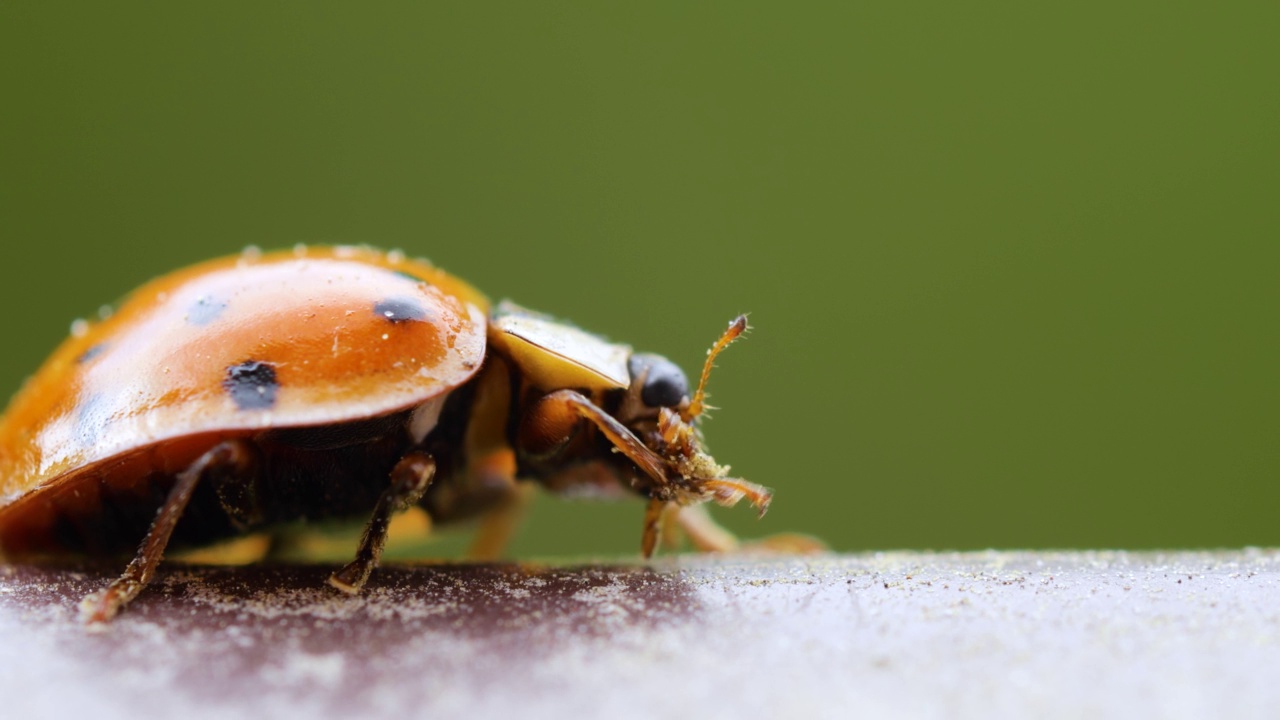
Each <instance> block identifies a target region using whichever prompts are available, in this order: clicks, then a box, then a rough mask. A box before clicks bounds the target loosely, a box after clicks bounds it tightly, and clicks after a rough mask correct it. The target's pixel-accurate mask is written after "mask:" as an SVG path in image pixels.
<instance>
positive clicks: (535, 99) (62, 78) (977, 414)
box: [0, 2, 1280, 555]
mask: <svg viewBox="0 0 1280 720" xmlns="http://www.w3.org/2000/svg"><path fill="white" fill-rule="evenodd" d="M636 5H639V6H636ZM1278 37H1280V4H1276V3H1274V2H1256V3H1233V4H1228V5H1222V4H1217V5H1213V4H1205V3H1168V2H1150V3H1133V4H1131V3H1111V2H1105V3H1103V2H1093V3H1070V4H1068V6H1063V7H1056V6H1054V7H1050V6H1046V5H1044V4H1027V3H985V4H981V5H974V4H971V3H953V2H923V3H859V2H827V3H780V2H767V3H748V2H731V3H715V4H704V3H688V2H661V3H640V4H625V3H600V2H569V3H563V2H555V3H553V2H542V3H524V2H517V3H503V4H481V3H395V4H383V3H317V2H306V3H303V2H273V3H261V2H253V3H216V4H204V7H196V4H192V3H180V4H166V3H143V4H132V3H110V4H93V3H70V4H62V3H53V2H39V3H36V2H30V3H12V2H10V3H4V4H3V5H0V83H3V85H2V87H3V95H2V97H0V101H2V103H3V105H2V108H3V109H2V110H0V218H2V221H0V301H2V302H3V306H4V307H6V308H8V309H9V311H8V312H5V313H4V314H3V316H2V317H0V331H2V332H3V333H4V336H5V337H6V340H5V342H4V352H3V353H0V393H2V394H6V395H7V394H8V393H10V392H12V391H13V390H15V389H16V388H17V387H18V384H19V383H20V382H21V379H22V378H23V377H24V376H25V375H26V374H28V373H30V372H31V371H32V370H33V369H34V368H35V367H36V366H37V364H38V363H39V362H40V361H41V359H42V358H43V357H44V356H45V355H46V354H47V353H48V351H49V350H50V349H51V348H52V347H53V346H54V345H55V344H56V343H57V342H58V341H59V340H60V339H61V338H62V337H63V336H64V335H65V333H66V332H67V327H68V324H69V322H70V321H71V320H72V319H73V318H75V317H77V316H82V315H89V314H92V313H94V312H95V310H96V308H97V307H98V306H99V305H100V304H101V303H104V302H110V301H112V300H114V299H115V298H118V297H119V296H121V295H122V294H123V293H125V292H126V291H128V290H129V289H130V288H132V287H134V286H135V285H137V284H138V283H140V282H142V281H143V280H146V279H148V278H150V277H152V276H154V275H157V274H160V273H163V272H166V271H168V270H170V269H173V268H175V267H178V266H180V265H184V264H187V263H190V262H194V261H196V260H200V259H203V258H206V257H209V256H213V255H219V254H225V253H230V252H235V251H238V250H239V249H240V248H241V247H243V246H244V245H246V244H250V243H252V244H257V245H260V246H263V247H265V248H272V247H282V246H290V245H292V244H294V243H297V242H312V243H314V242H367V243H372V244H377V245H381V246H385V247H399V248H403V249H405V250H406V251H408V252H409V253H411V254H422V255H426V256H428V257H430V258H431V259H433V260H434V261H435V262H436V263H437V264H439V265H441V266H442V267H445V268H447V269H449V270H451V271H453V272H455V273H456V274H458V275H461V276H463V277H465V278H468V279H470V280H471V281H472V282H473V283H475V284H476V285H478V286H479V287H481V288H483V289H485V290H486V291H487V292H489V293H491V294H492V295H493V296H494V297H495V298H497V297H501V296H508V297H511V298H513V299H516V300H518V301H519V302H521V303H523V304H525V305H528V306H530V307H534V308H539V309H542V310H544V311H547V312H550V313H553V314H557V315H561V316H564V317H567V318H570V319H573V320H575V321H576V322H577V323H579V324H581V325H582V326H584V327H586V328H589V329H594V330H597V331H599V332H602V333H604V334H607V335H609V336H610V337H612V338H615V339H618V340H625V341H627V342H630V343H632V344H633V345H635V346H636V347H638V348H644V349H649V350H654V351H658V352H661V353H664V354H667V355H668V356H670V357H672V358H673V359H675V360H677V361H678V362H680V363H681V364H683V365H685V366H686V367H687V368H689V369H690V370H693V369H694V368H695V367H696V366H697V365H698V363H699V362H700V361H701V359H702V357H703V352H704V350H705V348H706V346H707V345H708V344H709V343H710V341H711V340H713V339H714V337H715V336H716V335H717V333H719V332H720V330H721V329H722V328H723V325H724V323H725V322H726V321H727V320H728V319H729V318H730V317H731V316H733V315H734V314H735V313H738V312H740V311H751V312H752V313H753V314H752V316H751V317H752V322H753V324H754V325H755V327H756V330H755V332H754V333H753V334H752V335H751V337H750V339H749V340H748V341H747V342H744V343H742V344H740V345H738V346H735V347H734V348H733V349H732V350H731V351H730V352H729V353H727V354H726V355H725V356H724V358H723V360H722V361H721V363H720V365H721V369H720V370H719V372H718V374H717V375H716V376H715V378H714V381H713V388H712V389H713V393H714V395H715V398H714V403H715V404H716V405H719V406H721V407H722V410H721V411H719V412H718V413H716V414H715V417H714V419H713V420H712V422H711V423H710V424H709V425H708V427H707V430H708V435H709V439H710V441H711V444H712V447H713V449H714V450H715V452H716V455H717V456H718V457H719V458H720V459H721V461H722V462H730V463H732V464H733V466H734V469H735V471H736V472H738V473H741V474H742V475H744V476H745V477H747V478H749V479H752V480H755V481H757V482H761V483H764V484H767V485H771V486H773V487H775V488H776V489H777V497H776V500H775V503H774V507H773V510H772V511H771V512H770V514H769V516H768V517H767V518H766V519H765V520H764V521H763V522H761V523H758V524H757V523H756V522H755V521H754V520H753V515H752V513H751V512H749V511H748V510H745V509H741V508H740V509H738V510H737V511H732V512H725V511H717V514H718V517H721V518H723V519H724V520H725V522H726V523H727V524H729V525H730V526H731V527H732V528H734V529H735V530H737V531H739V532H741V533H744V534H747V535H758V534H765V533H770V532H776V531H781V530H804V531H809V532H812V533H815V534H817V535H820V536H822V537H824V538H826V539H827V540H829V541H830V542H831V543H832V544H833V545H834V546H835V547H837V548H840V549H865V548H888V547H911V548H924V547H931V548H979V547H988V546H997V547H1015V546H1016V547H1026V546H1032V547H1046V546H1069V547H1092V546H1121V547H1159V546H1220V545H1228V546H1229V545H1242V544H1265V545H1276V544H1280V517H1278V511H1280V443H1278V442H1277V441H1278V440H1280V419H1278V415H1277V409H1278V408H1280V381H1278V380H1277V355H1278V353H1280V338H1278V337H1277V330H1276V322H1275V321H1276V310H1277V307H1278V302H1280V282H1278V281H1277V275H1278V274H1280V82H1277V77H1278V75H1277V71H1278V70H1280V42H1277V38H1278ZM640 513H641V507H640V505H639V504H623V505H613V506H610V505H602V504H584V503H567V502H561V501H555V500H545V501H541V502H540V503H539V504H538V505H537V507H536V508H535V511H534V513H533V517H532V518H531V519H530V521H529V523H528V524H527V525H526V526H525V530H524V532H523V533H522V535H521V536H520V539H519V542H518V545H517V547H516V548H515V549H516V551H517V552H518V553H521V554H525V555H528V554H558V555H573V554H583V553H622V552H633V551H634V550H635V548H636V547H637V543H638V540H639V531H640Z"/></svg>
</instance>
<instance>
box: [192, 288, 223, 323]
mask: <svg viewBox="0 0 1280 720" xmlns="http://www.w3.org/2000/svg"><path fill="white" fill-rule="evenodd" d="M226 309H227V303H226V302H224V301H222V300H219V299H217V298H215V297H210V296H208V295H205V296H203V297H201V298H200V299H199V300H196V301H195V303H194V304H193V305H192V306H191V307H189V308H187V322H189V323H191V324H192V325H195V326H198V327H204V326H205V325H208V324H209V323H211V322H213V321H214V320H217V319H218V316H219V315H221V314H222V311H223V310H226Z"/></svg>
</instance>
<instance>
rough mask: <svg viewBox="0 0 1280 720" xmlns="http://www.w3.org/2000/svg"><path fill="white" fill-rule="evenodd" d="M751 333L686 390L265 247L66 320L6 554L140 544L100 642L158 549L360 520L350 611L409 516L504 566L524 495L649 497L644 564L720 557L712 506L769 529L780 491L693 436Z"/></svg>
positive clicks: (2, 536)
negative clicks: (470, 527) (68, 327)
mask: <svg viewBox="0 0 1280 720" xmlns="http://www.w3.org/2000/svg"><path fill="white" fill-rule="evenodd" d="M746 328H747V322H746V318H745V317H739V318H737V319H736V320H734V321H733V322H732V323H731V324H730V325H729V328H728V330H726V331H725V332H724V334H723V335H722V336H721V337H720V338H719V340H717V341H716V343H715V345H714V346H713V347H712V348H711V350H710V351H709V353H708V357H707V360H706V364H705V365H704V366H703V369H702V375H701V377H700V379H699V382H698V386H697V388H696V389H695V390H694V391H693V392H690V387H689V383H688V381H687V379H686V377H685V375H684V373H683V372H682V371H681V370H680V368H679V367H677V366H676V365H675V364H673V363H672V362H670V361H669V360H667V359H665V358H663V357H660V356H658V355H651V354H643V353H634V352H632V350H631V348H630V347H628V346H626V345H618V344H613V343H610V342H607V341H605V340H603V339H602V338H600V337H597V336H595V335H591V334H589V333H587V332H584V331H582V330H579V329H578V328H576V327H573V326H571V325H568V324H565V323H563V322H559V321H556V320H554V319H552V318H550V317H548V316H546V315H542V314H540V313H536V312H532V311H529V310H525V309H523V308H521V307H519V306H517V305H514V304H512V303H510V302H503V303H500V304H498V305H497V306H496V307H492V308H491V307H490V303H489V301H488V300H487V299H486V298H485V296H484V295H482V294H481V293H480V292H478V291H476V290H475V289H474V288H472V287H471V286H470V285H468V284H467V283H466V282H463V281H462V280H459V279H458V278H455V277H452V276H450V275H448V274H446V273H445V272H444V271H442V270H439V269H437V268H435V267H433V266H431V265H430V264H428V263H427V262H426V261H422V260H410V259H407V258H406V257H405V256H404V255H403V253H399V252H394V251H393V252H385V253H384V252H381V251H378V250H375V249H372V248H365V247H332V248H326V247H301V246H300V247H298V248H295V249H294V250H293V251H291V252H290V251H281V252H274V253H268V254H263V253H261V252H259V251H256V250H254V249H252V248H251V249H250V250H248V251H246V252H245V253H244V254H242V255H239V256H233V257H227V258H222V259H217V260H212V261H209V262H205V263H202V264H199V265H195V266H193V267H190V268H186V269H184V270H179V271H177V272H175V273H172V274H170V275H167V276H164V277H161V278H159V279H156V280H153V281H151V282H150V283H148V284H146V285H143V286H142V287H141V288H139V289H138V290H136V291H135V292H134V293H132V294H131V295H130V296H129V297H128V298H127V299H126V300H125V301H124V302H123V304H121V305H120V307H119V308H118V310H117V311H116V312H115V313H114V314H112V315H110V317H108V318H106V319H104V320H102V321H101V322H98V323H95V324H89V323H87V322H84V321H77V322H76V323H75V324H74V325H73V327H72V335H71V337H70V338H68V339H67V340H66V341H65V342H64V343H63V344H62V345H61V347H59V348H58V349H57V350H55V351H54V353H53V355H52V356H51V357H50V358H49V359H48V360H47V361H46V362H45V364H44V365H43V367H41V368H40V370H39V371H38V372H37V373H36V374H35V376H34V377H32V378H31V379H30V380H28V381H27V383H26V384H25V385H24V386H23V388H22V390H21V391H20V392H19V393H18V395H17V396H16V397H15V398H14V399H13V401H12V403H11V404H10V406H9V408H8V410H7V411H6V413H5V415H4V417H3V419H0V553H3V557H4V558H6V559H11V560H12V559H19V558H24V559H25V558H37V557H44V556H50V555H59V554H76V555H87V556H119V555H122V554H127V553H129V552H130V551H134V549H135V548H136V551H135V554H134V557H133V560H132V562H131V563H130V564H129V565H128V567H127V568H126V569H125V571H124V573H123V574H122V575H121V576H120V577H119V578H118V579H116V580H115V581H114V582H112V583H111V584H110V585H109V586H108V587H106V588H105V589H103V590H101V591H99V592H96V593H94V594H92V595H90V596H89V597H87V598H85V599H84V601H83V603H82V604H81V612H82V615H83V617H84V619H85V620H86V622H89V623H101V622H106V621H108V620H110V619H111V618H112V617H114V616H115V615H116V614H117V613H118V612H119V611H120V610H121V608H123V607H124V606H125V605H126V604H127V603H128V602H129V601H130V600H131V599H133V598H134V597H135V596H137V594H138V593H139V592H140V591H141V590H142V588H143V587H144V586H145V585H146V584H147V582H148V581H149V580H150V579H151V577H152V575H153V574H154V572H155V569H156V566H157V565H158V564H159V563H160V560H161V557H162V555H163V554H164V552H165V549H166V548H167V547H170V546H173V547H183V546H185V547H198V546H201V545H207V544H210V543H213V542H216V541H219V540H223V539H227V538H232V537H235V536H237V535H241V534H245V533H257V532H265V533H268V534H271V533H273V532H275V533H281V532H283V531H282V530H281V527H282V526H284V525H285V524H287V523H296V522H298V521H311V520H320V519H326V518H367V525H366V528H365V532H364V535H363V537H362V539H361V540H360V543H359V546H358V547H357V549H356V552H355V558H354V559H353V560H352V561H351V562H350V563H349V564H347V565H346V566H344V567H342V568H341V569H339V570H338V571H337V572H335V573H333V575H332V576H331V578H330V580H329V582H330V584H331V585H333V586H334V587H336V588H338V589H340V590H342V591H345V592H349V593H355V592H358V591H359V590H360V589H361V587H362V586H363V585H364V584H365V582H366V581H367V580H368V578H369V575H370V573H371V572H372V571H373V569H374V567H375V566H376V565H377V563H378V558H379V556H380V554H381V551H382V547H383V545H384V544H385V541H386V537H387V529H388V525H389V523H390V520H391V517H392V516H393V515H394V514H395V513H397V512H399V511H402V510H405V509H407V508H409V507H411V506H414V505H417V506H419V507H421V508H422V509H424V510H425V511H426V512H427V514H428V515H429V516H430V517H431V518H432V520H433V521H434V522H437V523H445V522H450V521H455V520H463V519H467V518H479V519H481V520H482V522H481V527H480V531H479V533H478V537H477V540H476V545H475V547H476V548H477V552H476V555H477V556H479V557H482V558H483V557H492V556H494V555H496V554H497V553H499V552H500V551H501V549H502V547H503V545H504V544H505V540H506V538H507V537H508V536H509V535H510V533H511V532H512V531H513V529H514V522H515V520H516V519H517V518H518V509H519V506H520V504H521V498H522V497H525V496H527V493H523V492H522V491H521V485H522V483H521V482H520V481H522V480H528V481H532V482H534V483H537V484H540V485H542V486H543V487H545V488H547V489H549V490H551V491H554V492H558V493H595V494H606V495H619V494H627V493H628V492H630V493H638V494H639V495H640V496H643V497H645V498H648V505H647V509H646V510H645V513H644V524H643V532H642V536H641V551H642V553H643V555H644V556H645V557H649V556H650V555H651V554H652V553H653V551H654V548H655V546H656V544H657V542H658V538H659V532H660V530H661V528H662V526H663V524H664V519H665V520H673V521H674V522H675V523H677V524H678V525H679V526H680V527H681V528H683V529H684V531H685V532H686V533H688V535H689V536H690V538H691V540H692V541H693V542H694V544H695V545H696V546H698V547H699V548H700V549H704V550H717V549H728V548H731V547H733V545H734V542H735V541H734V539H733V537H732V536H731V535H729V534H728V533H727V532H726V531H724V530H723V529H721V528H719V527H718V526H716V525H715V524H714V523H713V522H712V521H711V519H710V517H709V516H708V515H707V514H706V513H705V511H704V510H702V509H701V508H700V507H699V506H698V504H699V503H702V502H704V501H707V500H711V501H714V502H717V503H719V504H721V505H725V506H731V505H734V504H735V503H737V502H738V501H739V500H741V499H743V498H746V499H747V500H749V501H750V502H751V503H752V504H753V505H754V506H755V507H756V508H757V509H758V510H759V512H760V513H761V514H763V513H764V511H765V509H766V508H768V506H769V501H770V499H771V493H770V491H769V490H768V489H766V488H763V487H761V486H759V485H755V484H753V483H749V482H746V481H743V480H740V479H736V478H731V477H728V474H727V473H728V468H727V467H725V466H722V465H718V464H716V462H715V461H714V460H713V459H712V458H711V456H710V455H708V454H707V453H706V451H705V450H704V449H703V445H702V440H701V435H700V433H699V431H698V427H697V420H698V417H699V416H700V415H701V414H702V412H703V410H704V409H705V408H706V403H705V398H706V395H705V386H706V381H707V376H708V374H709V372H710V369H711V366H712V362H713V360H714V359H715V357H716V355H717V354H719V353H720V351H721V350H723V349H724V348H725V347H726V346H727V345H728V344H729V343H731V342H732V341H733V340H734V339H736V338H737V337H738V336H739V335H741V334H742V333H743V332H744V331H745V330H746ZM669 510H670V511H672V515H671V516H667V512H668V511H669ZM139 539H141V545H140V546H138V545H137V543H138V542H139Z"/></svg>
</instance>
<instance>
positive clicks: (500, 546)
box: [467, 483, 533, 562]
mask: <svg viewBox="0 0 1280 720" xmlns="http://www.w3.org/2000/svg"><path fill="white" fill-rule="evenodd" d="M532 491H533V486H531V485H516V484H514V483H513V484H512V485H511V488H510V490H509V491H508V492H506V493H505V494H504V495H503V497H502V498H501V499H500V500H498V501H496V503H495V504H494V507H493V509H492V510H489V511H488V512H486V513H485V514H484V515H483V516H482V517H481V518H480V527H479V528H478V529H477V530H476V534H475V538H474V539H473V540H472V541H471V546H470V547H469V548H467V559H468V560H473V561H477V562H491V561H494V560H497V559H499V558H501V557H502V555H503V553H505V552H506V550H507V545H508V544H509V543H510V542H511V537H512V536H513V535H515V533H516V530H517V529H518V528H519V527H520V521H521V520H523V519H524V516H525V512H526V511H527V510H528V509H529V501H530V500H531V499H532V498H533V492H532Z"/></svg>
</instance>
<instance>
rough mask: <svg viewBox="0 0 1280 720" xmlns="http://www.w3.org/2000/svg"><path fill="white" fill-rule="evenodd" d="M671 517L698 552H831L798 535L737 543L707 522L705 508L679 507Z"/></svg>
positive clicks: (811, 539) (771, 553) (783, 535)
mask: <svg viewBox="0 0 1280 720" xmlns="http://www.w3.org/2000/svg"><path fill="white" fill-rule="evenodd" d="M674 515H675V517H674V521H675V522H676V523H677V524H678V525H679V527H680V529H681V530H683V531H684V533H685V534H686V535H687V536H688V537H689V541H690V542H692V543H693V546H694V547H695V548H697V549H698V551H699V552H709V553H725V552H745V553H755V554H765V555H816V554H818V553H824V552H828V551H830V549H831V548H829V547H827V545H826V544H825V543H823V542H822V541H821V540H819V539H817V538H815V537H810V536H808V535H802V534H800V533H776V534H774V535H769V536H767V537H764V538H761V539H759V540H748V541H746V542H743V541H740V540H738V538H737V537H735V536H734V534H733V533H731V532H729V531H728V530H725V529H724V528H722V527H720V524H719V523H717V522H716V521H715V520H713V519H712V518H711V514H710V513H708V512H707V507H706V506H705V505H689V506H686V507H682V508H680V509H679V511H678V512H676V513H674Z"/></svg>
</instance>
